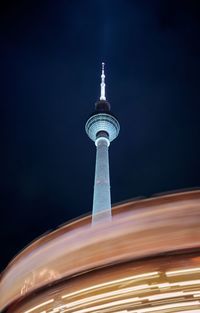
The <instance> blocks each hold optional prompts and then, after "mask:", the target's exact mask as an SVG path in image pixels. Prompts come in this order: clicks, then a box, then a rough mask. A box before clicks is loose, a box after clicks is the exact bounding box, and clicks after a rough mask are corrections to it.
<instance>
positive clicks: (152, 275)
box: [61, 272, 159, 299]
mask: <svg viewBox="0 0 200 313" xmlns="http://www.w3.org/2000/svg"><path fill="white" fill-rule="evenodd" d="M146 277H148V278H149V277H152V278H154V277H159V272H151V273H144V274H139V275H134V276H128V277H125V278H122V279H116V280H112V281H109V282H107V283H103V284H98V285H94V286H91V287H88V288H84V289H81V290H78V291H75V292H72V293H69V294H66V295H63V296H62V297H61V298H62V299H64V298H67V297H71V296H75V295H78V294H80V293H82V292H87V291H90V290H93V289H97V288H103V287H107V286H110V285H114V284H118V283H122V282H125V281H129V280H139V279H140V278H146Z"/></svg>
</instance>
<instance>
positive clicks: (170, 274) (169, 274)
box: [165, 267, 200, 277]
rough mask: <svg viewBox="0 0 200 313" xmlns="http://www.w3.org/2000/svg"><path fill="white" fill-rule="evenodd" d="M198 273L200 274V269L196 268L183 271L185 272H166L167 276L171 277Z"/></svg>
mask: <svg viewBox="0 0 200 313" xmlns="http://www.w3.org/2000/svg"><path fill="white" fill-rule="evenodd" d="M196 272H200V267H196V268H195V267H194V268H188V269H183V270H177V271H170V272H166V273H165V274H166V276H168V277H170V276H177V275H184V274H185V275H186V274H192V273H196Z"/></svg>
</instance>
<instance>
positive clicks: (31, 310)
mask: <svg viewBox="0 0 200 313" xmlns="http://www.w3.org/2000/svg"><path fill="white" fill-rule="evenodd" d="M53 301H54V299H50V300H48V301H45V302H42V303H40V304H38V305H36V306H34V307H33V308H31V309H29V310H27V311H25V312H24V313H30V312H33V311H34V310H36V309H39V308H41V306H44V305H46V304H49V303H52V302H53Z"/></svg>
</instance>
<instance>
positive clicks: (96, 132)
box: [85, 63, 120, 224]
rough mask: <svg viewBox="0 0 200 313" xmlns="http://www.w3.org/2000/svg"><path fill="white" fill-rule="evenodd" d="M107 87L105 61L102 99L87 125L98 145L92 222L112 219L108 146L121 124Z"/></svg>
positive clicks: (89, 134) (102, 78)
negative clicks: (114, 111) (111, 107)
mask: <svg viewBox="0 0 200 313" xmlns="http://www.w3.org/2000/svg"><path fill="white" fill-rule="evenodd" d="M105 87H106V85H105V73H104V63H102V72H101V93H100V99H99V101H97V102H96V103H95V111H94V113H93V114H92V115H91V116H90V118H89V119H88V120H87V122H86V125H85V130H86V133H87V135H88V137H89V138H90V139H92V140H93V141H94V142H95V145H96V166H95V178H94V194H93V208H92V224H95V223H97V222H98V221H111V219H112V211H111V196H110V174H109V157H108V147H109V145H110V143H111V141H113V140H114V139H115V138H116V137H117V136H118V134H119V130H120V125H119V122H118V120H117V119H116V118H115V117H114V116H113V114H112V113H111V111H110V104H109V102H108V101H107V100H106V93H105Z"/></svg>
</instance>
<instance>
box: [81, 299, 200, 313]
mask: <svg viewBox="0 0 200 313" xmlns="http://www.w3.org/2000/svg"><path fill="white" fill-rule="evenodd" d="M199 304H200V302H199V301H187V302H181V303H173V304H171V303H170V304H164V305H159V306H157V307H156V306H154V307H152V308H145V309H137V310H133V311H129V312H130V313H146V312H154V311H160V310H165V309H175V308H179V307H185V306H193V305H199ZM183 312H184V311H183ZM199 312H200V311H198V313H199ZM79 313H80V312H79ZM179 313H180V312H179Z"/></svg>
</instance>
